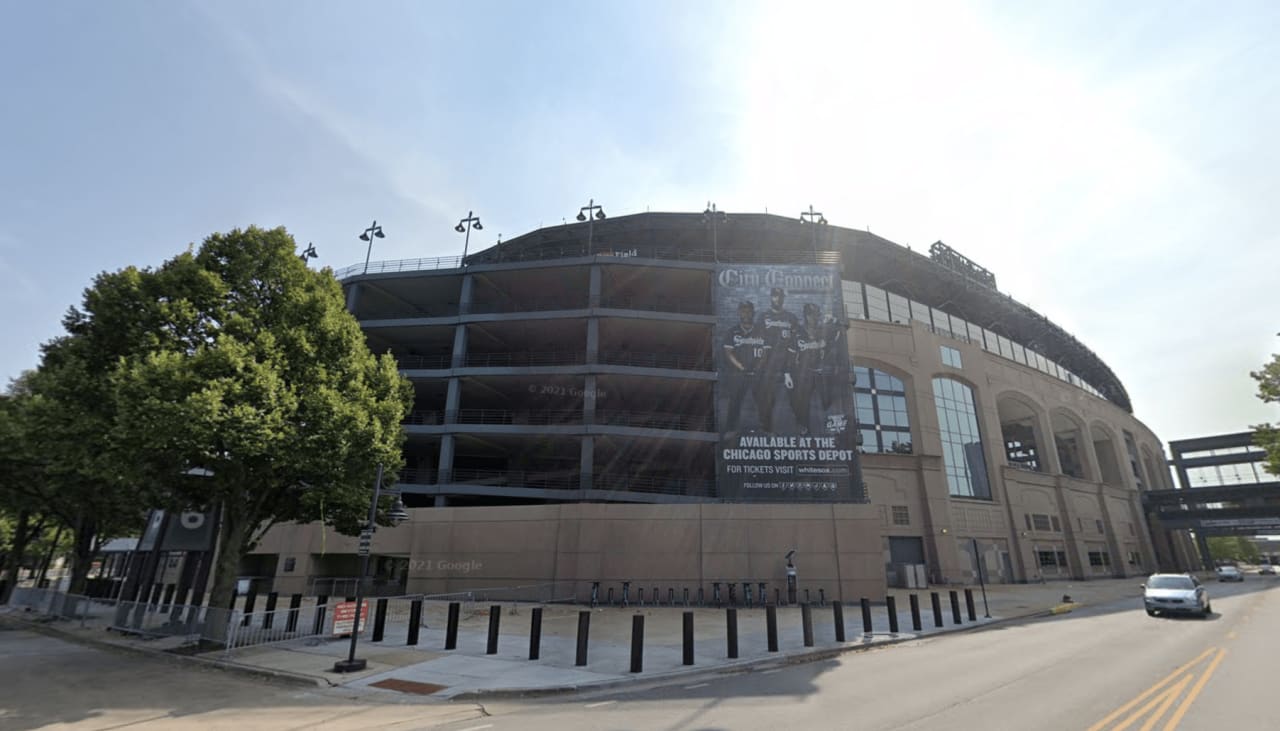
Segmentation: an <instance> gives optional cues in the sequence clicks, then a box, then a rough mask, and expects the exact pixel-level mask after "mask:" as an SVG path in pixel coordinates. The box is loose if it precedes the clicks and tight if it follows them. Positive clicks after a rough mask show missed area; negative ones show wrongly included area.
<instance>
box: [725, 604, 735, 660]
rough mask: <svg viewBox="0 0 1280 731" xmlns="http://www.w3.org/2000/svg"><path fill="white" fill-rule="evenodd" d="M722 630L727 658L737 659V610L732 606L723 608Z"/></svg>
mask: <svg viewBox="0 0 1280 731" xmlns="http://www.w3.org/2000/svg"><path fill="white" fill-rule="evenodd" d="M724 631H725V643H726V645H727V647H726V650H727V651H728V654H729V659H730V660H736V659H738V610H736V609H734V608H733V607H729V608H728V609H726V610H724Z"/></svg>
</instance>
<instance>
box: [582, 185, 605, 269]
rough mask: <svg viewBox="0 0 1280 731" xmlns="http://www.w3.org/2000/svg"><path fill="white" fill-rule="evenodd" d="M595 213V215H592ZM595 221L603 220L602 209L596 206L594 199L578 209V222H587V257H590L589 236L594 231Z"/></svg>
mask: <svg viewBox="0 0 1280 731" xmlns="http://www.w3.org/2000/svg"><path fill="white" fill-rule="evenodd" d="M592 211H595V214H594V215H593V214H592ZM596 219H600V220H601V221H603V220H604V208H602V207H600V206H598V205H596V199H595V198H592V199H590V200H588V201H587V205H585V206H583V207H582V208H579V209H578V220H579V221H586V222H587V256H591V236H592V234H593V233H594V231H595V225H596Z"/></svg>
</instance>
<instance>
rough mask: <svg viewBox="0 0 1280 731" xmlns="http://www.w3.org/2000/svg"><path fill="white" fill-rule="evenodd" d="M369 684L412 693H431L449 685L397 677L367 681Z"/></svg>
mask: <svg viewBox="0 0 1280 731" xmlns="http://www.w3.org/2000/svg"><path fill="white" fill-rule="evenodd" d="M369 686H370V687H372V688H382V689H384V690H396V691H399V692H401V693H413V694H414V695H431V694H432V693H435V692H436V691H441V690H444V689H445V688H448V687H449V686H447V685H436V684H435V683H415V682H414V681H412V680H400V679H398V678H387V679H386V680H379V681H378V682H376V683H369Z"/></svg>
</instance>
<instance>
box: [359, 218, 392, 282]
mask: <svg viewBox="0 0 1280 731" xmlns="http://www.w3.org/2000/svg"><path fill="white" fill-rule="evenodd" d="M385 238H386V236H384V235H383V233H382V227H381V226H379V225H378V222H377V221H374V222H373V224H372V225H370V226H369V228H366V229H365V230H364V233H362V234H360V240H361V241H368V242H369V246H368V248H367V249H365V252H364V273H365V274H368V273H369V255H370V254H372V253H373V240H374V239H385Z"/></svg>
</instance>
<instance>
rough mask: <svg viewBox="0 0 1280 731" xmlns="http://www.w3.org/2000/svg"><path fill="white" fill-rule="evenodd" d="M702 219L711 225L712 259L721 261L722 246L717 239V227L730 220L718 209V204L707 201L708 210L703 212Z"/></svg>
mask: <svg viewBox="0 0 1280 731" xmlns="http://www.w3.org/2000/svg"><path fill="white" fill-rule="evenodd" d="M702 220H703V222H705V223H706V224H707V225H709V226H711V260H712V261H716V262H718V261H720V247H719V244H718V243H717V241H716V227H717V225H718V224H721V223H724V222H725V221H727V220H729V217H728V216H726V215H725V213H724V211H717V210H716V204H714V203H711V202H710V201H708V202H707V210H705V211H703V212H702Z"/></svg>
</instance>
